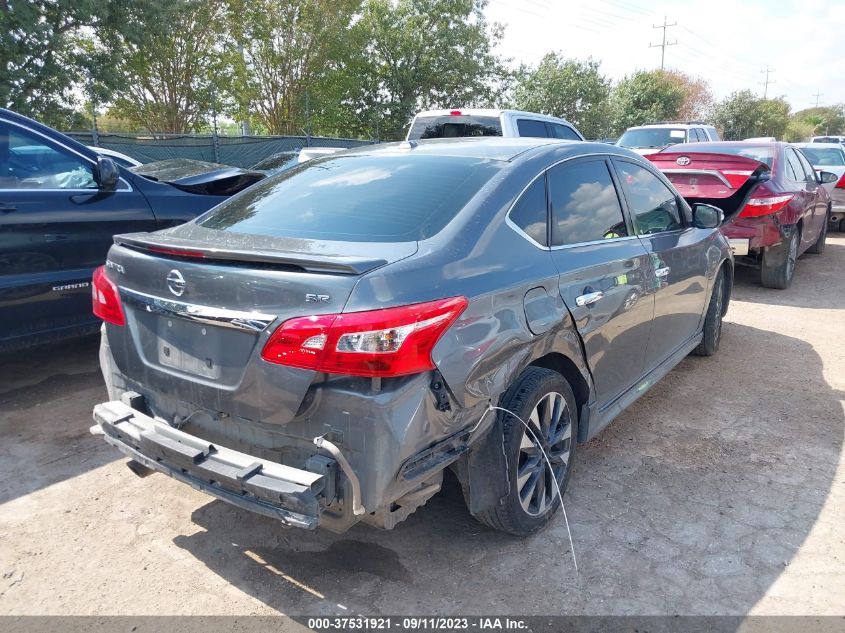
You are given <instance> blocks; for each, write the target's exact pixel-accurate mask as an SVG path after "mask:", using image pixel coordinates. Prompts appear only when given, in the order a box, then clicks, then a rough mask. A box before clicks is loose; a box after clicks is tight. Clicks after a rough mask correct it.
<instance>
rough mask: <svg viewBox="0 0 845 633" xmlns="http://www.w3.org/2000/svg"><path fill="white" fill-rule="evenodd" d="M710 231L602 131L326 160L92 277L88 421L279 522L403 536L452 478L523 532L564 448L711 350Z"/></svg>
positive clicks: (151, 236)
mask: <svg viewBox="0 0 845 633" xmlns="http://www.w3.org/2000/svg"><path fill="white" fill-rule="evenodd" d="M720 219H721V212H720V211H719V210H718V209H716V208H714V207H711V206H708V205H695V206H693V207H692V208H690V206H688V205H687V203H685V202H684V200H683V199H682V198H681V197H680V195H679V194H678V193H677V192H676V191H675V190H674V189H673V188H672V186H671V185H670V184H669V181H668V180H666V178H665V177H664V176H662V175H661V174H660V172H659V171H658V170H656V169H655V168H654V167H653V166H651V165H650V164H649V163H647V162H646V161H644V160H642V159H641V158H640V157H639V156H637V155H636V154H634V153H632V152H629V151H627V150H624V149H620V148H617V147H614V146H611V145H604V144H599V143H559V142H554V141H551V140H543V139H523V138H520V139H460V140H454V141H437V142H425V141H421V142H419V143H407V142H403V143H400V144H389V145H372V146H367V147H360V148H356V149H353V150H349V151H346V152H343V153H339V154H336V155H332V156H327V157H324V158H321V159H316V160H314V161H311V162H309V163H306V164H305V165H303V166H301V167H299V168H297V169H293V170H289V171H287V172H284V173H282V174H279V175H277V176H273V177H270V178H268V179H266V180H264V181H262V182H260V183H258V184H257V185H255V186H253V187H251V188H249V189H247V190H246V191H244V192H242V193H241V194H239V195H237V196H234V197H232V198H231V199H229V200H228V201H226V202H224V203H223V204H221V205H220V206H218V207H217V208H215V209H213V210H212V211H211V212H209V213H207V214H205V215H203V216H201V217H200V218H197V219H195V220H193V221H191V222H188V223H186V224H184V225H182V226H179V227H175V228H171V229H166V230H164V231H158V232H153V233H134V234H129V235H122V236H118V237H116V238H115V245H114V246H113V247H112V248H111V250H110V251H109V255H108V259H107V261H106V264H105V266H104V267H101V268H98V269H97V271H96V272H95V273H94V297H95V298H94V311H95V313H96V314H98V315H99V316H100V317H101V318H102V319H103V321H104V328H103V338H102V348H101V360H102V369H103V375H104V377H105V380H106V384H107V386H108V393H109V398H110V401H109V402H105V403H102V404H99V405H97V406H96V407H95V409H94V418H95V420H96V422H97V425H98V426H97V427H94V428H95V431H98V432H102V433H103V434H104V437H105V440H106V441H107V442H108V443H110V444H112V445H113V446H115V447H116V448H118V449H119V450H120V451H122V452H123V453H124V454H126V455H128V456H129V457H130V458H131V459H132V460H133V462H131V464H132V466H133V468H134V469H135V471H136V472H139V473H143V472H145V469H154V470H158V471H161V472H164V473H167V474H169V475H171V476H173V477H174V478H176V479H177V480H180V481H182V482H185V483H187V484H189V485H191V486H193V487H195V488H197V489H200V490H204V491H205V492H207V493H209V494H210V495H213V496H215V497H218V498H220V499H223V500H225V501H227V502H229V503H232V504H235V505H238V506H240V507H241V508H245V509H248V510H251V511H254V512H258V513H261V514H265V515H268V516H271V517H274V518H277V519H279V520H281V521H282V522H283V523H284V524H286V525H289V526H297V527H303V528H315V527H317V526H320V527H324V528H328V529H331V530H335V531H343V530H346V529H348V528H349V527H350V526H351V525H353V524H355V523H356V522H358V521H359V520H362V519H363V520H365V521H367V522H369V523H372V524H375V525H379V526H382V527H386V528H390V527H392V526H393V525H395V524H396V523H397V522H399V521H401V520H403V519H404V518H405V517H407V516H408V515H409V514H410V513H411V512H413V511H414V510H415V509H416V508H417V507H419V506H420V505H422V504H424V503H425V502H426V500H427V499H429V498H430V497H431V496H432V495H434V494H435V493H436V492H437V491H438V490H439V489H440V485H441V480H442V474H443V470H444V468H446V467H447V466H449V467H451V468H452V469H453V470H454V471H455V472H456V474H457V477H458V478H459V479H460V481H461V483H462V485H463V488H464V492H465V496H466V500H467V504H468V507H469V510H470V512H471V513H472V514H473V515H474V516H476V517H477V518H478V519H479V520H481V521H482V522H484V523H486V524H488V525H490V526H493V527H494V528H496V529H499V530H504V531H506V532H510V533H512V534H517V535H526V534H530V533H532V532H534V531H536V530H537V529H539V528H540V527H542V526H543V525H544V524H545V523H546V522H547V521H548V520H549V519H550V517H551V516H552V515H553V514H554V512H555V511H556V510H557V508H558V506H559V499H558V497H557V495H556V487H555V481H556V482H557V485H559V486H560V489H561V490H565V489H566V486H567V482H568V480H569V476H570V473H571V469H572V463H573V459H574V457H575V442H576V440H577V441H581V442H583V441H586V440H587V439H589V438H591V437H593V436H595V435H596V434H597V433H598V432H599V431H600V430H601V429H602V428H603V427H605V426H606V425H607V424H608V423H609V422H610V421H611V420H612V419H613V418H614V417H615V416H617V415H618V414H619V413H620V412H621V411H622V410H624V409H625V407H627V406H628V405H630V404H631V403H632V402H634V401H635V400H636V399H637V398H639V397H640V396H641V395H642V394H643V393H645V392H646V391H647V390H648V389H649V388H650V387H651V386H652V385H653V384H654V383H655V382H656V381H657V380H658V379H660V378H661V377H663V376H664V375H665V374H666V373H667V372H668V371H669V370H670V369H671V368H672V367H673V366H674V365H675V364H676V363H678V362H679V361H680V360H681V359H683V358H684V357H685V356H686V355H687V354H689V353H690V352H695V353H697V354H701V355H705V356H706V355H710V354H713V353H714V352H715V351H716V350H717V348H718V346H719V340H720V334H721V324H722V316H723V315H724V314H725V311H726V310H727V307H728V302H729V299H730V294H731V286H732V280H733V259H732V256H731V254H730V248H729V246H728V244H727V241H726V240H725V238H724V236H723V235H722V234H721V233H720V232H719V230H718V226H719V222H720ZM492 405H496V406H501V407H503V408H505V409H507V410H508V411H510V412H512V413H507V414H506V413H503V412H502V411H498V410H494V409H491V406H492ZM514 414H515V415H514ZM515 416H519V418H521V419H522V420H524V421H526V425H530V426H523V424H522V423H521V422H520V421H519V420H518V419H517V417H515ZM528 429H530V430H528ZM503 447H504V450H503ZM544 454H545V455H547V456H548V458H549V461H548V462H546V461H544V459H543V458H542V456H543V455H544ZM553 478H554V481H553Z"/></svg>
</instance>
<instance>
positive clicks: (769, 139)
mask: <svg viewBox="0 0 845 633" xmlns="http://www.w3.org/2000/svg"><path fill="white" fill-rule="evenodd" d="M742 141H743V142H744V143H777V139H776V138H775V137H774V136H752V137H751V138H744V139H742Z"/></svg>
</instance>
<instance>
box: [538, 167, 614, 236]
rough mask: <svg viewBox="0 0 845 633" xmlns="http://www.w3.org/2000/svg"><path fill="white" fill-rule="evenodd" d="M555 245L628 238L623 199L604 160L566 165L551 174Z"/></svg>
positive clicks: (549, 175)
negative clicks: (620, 200) (620, 198)
mask: <svg viewBox="0 0 845 633" xmlns="http://www.w3.org/2000/svg"><path fill="white" fill-rule="evenodd" d="M548 179H549V198H550V200H551V205H552V246H562V245H565V244H578V243H581V242H593V241H596V240H607V239H612V238H615V237H624V236H625V235H627V234H628V230H627V228H626V226H625V217H624V216H623V215H622V207H621V205H620V203H619V196H618V194H617V192H616V187H615V186H614V185H613V180H612V179H611V177H610V172H609V171H608V169H607V165H606V164H605V162H604V161H603V160H593V161H584V162H577V163H563V164H561V165H558V166H556V167H553V168H552V169H550V170H549V171H548Z"/></svg>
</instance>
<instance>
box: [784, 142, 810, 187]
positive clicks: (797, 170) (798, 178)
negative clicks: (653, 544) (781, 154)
mask: <svg viewBox="0 0 845 633" xmlns="http://www.w3.org/2000/svg"><path fill="white" fill-rule="evenodd" d="M786 175H787V176H788V177H789V179H790V180H792V181H793V182H804V181H805V180H806V178H807V176H806V175H805V174H804V168H803V167H802V166H801V161H800V160H798V155H797V154H796V153H795V152H793V151H792V150H791V149H787V150H786Z"/></svg>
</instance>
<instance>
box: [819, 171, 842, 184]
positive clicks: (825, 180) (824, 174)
mask: <svg viewBox="0 0 845 633" xmlns="http://www.w3.org/2000/svg"><path fill="white" fill-rule="evenodd" d="M838 180H839V176H837V175H836V174H834V173H832V172H829V171H820V172H819V182H820V183H822V184H823V185H827V184H830V183H832V182H836V181H838Z"/></svg>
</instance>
